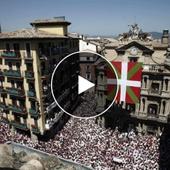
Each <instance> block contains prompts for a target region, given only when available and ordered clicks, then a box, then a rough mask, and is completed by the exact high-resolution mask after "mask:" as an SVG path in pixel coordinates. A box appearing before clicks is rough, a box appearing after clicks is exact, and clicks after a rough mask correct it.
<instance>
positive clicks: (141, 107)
mask: <svg viewBox="0 0 170 170" xmlns="http://www.w3.org/2000/svg"><path fill="white" fill-rule="evenodd" d="M142 99H143V98H140V112H142V111H143V102H142Z"/></svg>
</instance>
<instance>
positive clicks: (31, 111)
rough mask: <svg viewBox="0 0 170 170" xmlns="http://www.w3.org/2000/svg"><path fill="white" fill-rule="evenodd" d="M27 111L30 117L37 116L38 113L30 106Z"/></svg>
mask: <svg viewBox="0 0 170 170" xmlns="http://www.w3.org/2000/svg"><path fill="white" fill-rule="evenodd" d="M29 113H30V115H31V116H32V117H35V118H37V117H39V113H38V112H37V111H36V109H35V108H30V109H29Z"/></svg>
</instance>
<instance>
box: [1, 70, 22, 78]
mask: <svg viewBox="0 0 170 170" xmlns="http://www.w3.org/2000/svg"><path fill="white" fill-rule="evenodd" d="M4 75H5V76H7V77H17V78H20V77H21V72H20V71H19V70H4Z"/></svg>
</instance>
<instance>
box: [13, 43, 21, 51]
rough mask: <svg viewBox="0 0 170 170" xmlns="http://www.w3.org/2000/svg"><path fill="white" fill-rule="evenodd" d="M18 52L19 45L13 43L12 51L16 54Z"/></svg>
mask: <svg viewBox="0 0 170 170" xmlns="http://www.w3.org/2000/svg"><path fill="white" fill-rule="evenodd" d="M19 50H20V48H19V44H18V43H14V51H16V52H18V51H19Z"/></svg>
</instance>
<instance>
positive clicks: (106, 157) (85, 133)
mask: <svg viewBox="0 0 170 170" xmlns="http://www.w3.org/2000/svg"><path fill="white" fill-rule="evenodd" d="M6 141H14V142H17V143H21V144H23V145H25V146H28V147H32V148H35V149H39V150H41V151H45V152H48V153H51V154H55V155H58V156H61V157H63V158H66V159H70V160H73V161H75V162H78V163H81V164H84V165H86V166H89V167H92V168H94V169H97V170H114V169H115V170H145V169H146V170H150V169H152V170H157V169H159V168H158V157H159V152H158V145H159V138H157V137H155V136H153V135H137V134H135V133H134V132H133V131H130V132H129V133H120V132H119V131H118V130H117V129H115V130H111V129H105V128H101V127H100V126H99V125H97V124H95V120H94V119H87V120H81V119H74V118H71V119H70V120H69V121H68V122H67V123H66V125H65V126H64V128H63V129H62V130H61V131H60V132H59V133H58V134H56V136H55V137H54V139H50V140H49V141H48V142H43V141H36V142H35V141H32V140H31V138H29V137H28V136H25V135H22V134H20V133H15V134H12V133H11V131H10V129H9V127H8V126H7V125H6V124H4V123H2V122H1V124H0V143H4V142H6Z"/></svg>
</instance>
